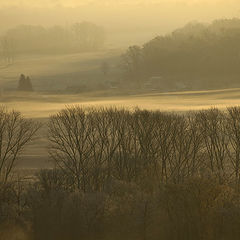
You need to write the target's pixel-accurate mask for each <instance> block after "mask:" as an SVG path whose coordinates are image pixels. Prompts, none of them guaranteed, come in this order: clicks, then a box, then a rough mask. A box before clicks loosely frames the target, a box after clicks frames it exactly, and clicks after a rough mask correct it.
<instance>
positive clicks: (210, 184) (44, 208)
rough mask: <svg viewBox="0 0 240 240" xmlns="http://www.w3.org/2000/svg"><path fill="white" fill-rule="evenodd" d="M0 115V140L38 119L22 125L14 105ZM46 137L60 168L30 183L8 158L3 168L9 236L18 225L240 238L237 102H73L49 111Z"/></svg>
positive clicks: (69, 232) (50, 230) (72, 233)
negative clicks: (162, 105)
mask: <svg viewBox="0 0 240 240" xmlns="http://www.w3.org/2000/svg"><path fill="white" fill-rule="evenodd" d="M2 114H3V116H5V118H7V120H6V121H5V120H4V119H5V118H3V120H2V122H5V124H6V127H5V128H4V127H1V126H2V125H3V124H2V123H1V124H2V125H0V127H1V129H2V135H1V139H4V141H1V142H2V145H1V146H2V149H8V145H10V146H18V144H17V143H18V142H22V138H21V137H20V138H19V136H21V135H20V134H18V133H25V135H26V138H23V139H26V140H30V139H32V135H33V134H34V133H35V131H36V130H37V129H38V128H39V124H36V123H34V122H32V121H30V122H29V120H24V119H23V120H21V121H23V123H24V125H23V126H24V128H23V129H22V128H21V127H20V128H15V127H14V126H13V123H12V122H13V120H11V119H14V116H15V114H16V113H15V112H4V111H3V112H2ZM17 116H19V115H17ZM9 119H10V120H11V121H9ZM18 119H19V118H18ZM20 119H22V118H20ZM18 121H19V120H18ZM18 121H17V122H18ZM25 125H26V126H25ZM3 126H5V125H3ZM9 126H12V127H11V128H9ZM17 126H18V125H17ZM11 129H15V130H14V135H12V134H11V132H12V130H11ZM25 135H24V136H25ZM48 136H49V154H50V157H51V159H52V161H53V163H54V166H55V167H54V168H52V169H46V170H41V171H37V172H36V174H35V177H36V178H35V180H34V181H32V182H31V181H26V180H24V178H20V177H17V176H16V175H15V176H14V174H8V176H9V177H7V178H6V177H5V176H6V175H5V171H3V170H2V169H8V166H9V164H7V165H6V168H2V169H0V173H1V174H0V176H3V178H2V179H3V180H2V181H1V186H0V193H1V194H0V233H1V236H6V237H5V239H10V236H11V233H12V234H13V233H14V231H16V232H18V233H19V232H20V233H21V234H22V236H24V238H23V239H34V240H35V239H39V240H43V239H44V240H48V239H49V240H52V239H61V240H67V239H72V240H75V239H76V240H78V239H83V238H84V239H103V240H105V239H113V238H114V239H123V238H124V239H129V240H130V239H143V240H155V239H156V240H157V239H169V240H172V239H173V240H192V239H197V240H201V239H206V240H218V239H229V240H237V239H239V237H240V229H239V224H240V108H239V107H230V108H227V109H225V110H224V111H220V110H219V109H217V108H212V109H210V110H202V111H197V112H187V113H184V114H177V113H167V112H166V113H165V112H160V111H147V110H140V109H135V110H128V109H116V108H83V107H78V106H76V107H68V108H66V109H64V110H62V111H60V112H59V113H57V114H55V115H53V116H51V117H50V120H49V123H48ZM3 137H5V138H3ZM11 139H15V140H14V141H13V140H11ZM10 140H11V144H8V142H10ZM26 142H27V141H24V143H26ZM21 146H23V145H22V144H21ZM11 148H12V147H9V149H11ZM0 149H1V148H0ZM1 152H2V153H4V151H2V150H1ZM19 152H20V151H19ZM19 152H18V153H19ZM9 154H10V157H7V159H10V160H9V163H10V165H11V161H12V160H11V159H13V157H12V156H14V154H13V152H12V151H9ZM1 156H5V154H2V155H1ZM17 156H19V155H18V154H17ZM2 159H3V158H1V161H0V163H1V162H2V161H3V160H2ZM4 162H6V163H7V161H6V160H4ZM2 173H3V174H2ZM11 173H13V172H12V171H11ZM10 176H11V177H10ZM4 179H5V180H4ZM3 239H4V238H3ZM5 239H4V240H5Z"/></svg>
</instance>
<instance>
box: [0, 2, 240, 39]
mask: <svg viewBox="0 0 240 240" xmlns="http://www.w3.org/2000/svg"><path fill="white" fill-rule="evenodd" d="M232 17H240V0H0V32H1V31H4V30H6V29H7V28H9V27H13V26H15V25H18V24H34V25H49V26H51V25H56V24H61V25H64V24H71V23H73V22H78V21H90V22H94V23H97V24H99V25H102V26H104V27H105V29H106V30H107V31H108V32H109V33H121V32H125V33H129V34H132V33H134V34H137V35H135V38H133V37H131V36H129V38H132V39H130V40H131V41H132V42H135V39H136V38H139V39H140V38H141V37H142V40H141V41H145V40H147V39H149V38H151V37H153V36H155V35H159V34H165V33H168V32H170V31H172V30H174V29H175V28H178V27H182V26H183V25H184V24H186V23H188V22H190V21H200V22H210V21H212V20H214V19H217V18H232ZM144 34H145V35H144ZM132 36H133V35H132ZM112 37H115V38H116V39H117V38H119V36H118V35H115V36H114V35H112ZM141 41H140V42H141ZM136 43H137V42H136Z"/></svg>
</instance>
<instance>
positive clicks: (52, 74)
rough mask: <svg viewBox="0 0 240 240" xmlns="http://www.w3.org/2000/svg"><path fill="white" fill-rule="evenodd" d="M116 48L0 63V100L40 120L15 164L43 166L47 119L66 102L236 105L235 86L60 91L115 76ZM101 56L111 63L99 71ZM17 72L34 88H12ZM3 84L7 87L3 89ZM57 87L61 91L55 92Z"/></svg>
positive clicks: (239, 96)
mask: <svg viewBox="0 0 240 240" xmlns="http://www.w3.org/2000/svg"><path fill="white" fill-rule="evenodd" d="M121 53H122V51H121V50H105V51H100V52H97V53H81V54H66V55H52V56H46V55H41V56H35V55H32V56H31V55H28V56H21V57H19V58H17V59H16V62H15V63H14V64H13V65H9V66H4V65H1V66H0V83H1V86H2V87H3V88H4V89H6V91H4V92H3V93H2V94H1V96H0V103H1V104H3V105H5V106H7V107H9V108H10V109H13V108H14V109H16V110H19V111H21V112H22V113H23V115H24V116H25V117H29V118H34V119H38V120H40V121H42V122H43V123H44V126H43V128H42V130H41V131H40V132H39V134H38V135H39V136H38V139H37V140H36V141H35V142H33V143H32V144H31V145H30V146H28V147H27V149H26V151H25V152H24V153H23V157H22V161H21V164H20V165H19V167H21V168H44V167H47V166H51V164H49V162H48V153H47V149H46V148H47V145H48V143H47V127H46V123H47V119H48V117H49V115H51V114H54V113H56V112H57V111H59V110H60V109H62V108H64V107H65V106H66V105H72V104H79V105H83V106H117V107H128V108H134V107H139V108H142V109H153V110H162V111H178V112H180V111H188V110H199V109H203V108H209V107H213V106H216V107H219V108H224V107H226V106H230V105H231V106H233V105H240V88H234V89H223V90H211V91H210V90H209V91H192V92H190V91H188V92H168V93H163V92H153V91H152V92H146V91H145V92H144V91H143V90H142V91H135V93H134V92H133V90H130V89H127V88H125V90H120V89H109V90H104V91H103V90H102V91H100V90H99V91H92V90H91V91H90V92H84V93H79V94H70V93H69V94H63V92H65V89H66V88H67V87H69V86H73V87H74V86H81V84H88V85H92V86H97V85H98V84H101V83H103V82H104V81H109V80H110V81H111V80H113V81H114V80H116V79H115V78H116V76H118V74H116V73H117V72H116V71H117V69H118V65H117V64H118V63H119V56H120V55H121ZM103 61H108V62H109V63H111V71H110V74H109V75H108V76H107V77H106V76H104V75H103V74H102V73H101V70H100V65H101V63H102V62H103ZM21 73H24V74H26V75H29V76H30V77H31V79H32V83H33V87H34V89H35V90H36V92H33V93H20V92H15V91H14V89H16V87H17V83H18V77H19V75H20V74H21ZM7 89H10V91H8V90H7ZM59 93H61V94H59Z"/></svg>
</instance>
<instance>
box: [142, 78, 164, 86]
mask: <svg viewBox="0 0 240 240" xmlns="http://www.w3.org/2000/svg"><path fill="white" fill-rule="evenodd" d="M143 88H145V89H166V79H165V78H163V77H162V76H153V77H150V78H149V79H148V80H147V81H146V82H145V83H144V84H143Z"/></svg>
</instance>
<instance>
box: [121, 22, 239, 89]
mask: <svg viewBox="0 0 240 240" xmlns="http://www.w3.org/2000/svg"><path fill="white" fill-rule="evenodd" d="M239 41H240V19H237V18H236V19H222V20H216V21H214V22H213V23H212V24H201V23H189V24H187V25H186V26H185V27H183V28H181V29H177V30H176V31H173V32H172V33H171V34H168V35H165V36H158V37H156V38H154V39H152V40H151V41H149V42H147V43H146V44H144V45H143V46H131V47H129V49H128V50H127V51H126V53H125V54H124V55H123V57H122V67H123V70H124V73H125V77H126V78H127V79H132V81H134V80H135V81H136V83H138V82H137V81H141V79H142V81H143V80H144V79H147V78H149V77H151V76H165V77H169V78H171V77H173V78H174V77H175V76H177V78H175V80H176V79H179V80H180V79H188V80H189V82H191V81H192V80H194V79H195V78H201V77H202V78H204V77H208V80H207V82H208V84H209V78H211V77H212V78H213V77H222V76H225V77H229V76H236V77H237V76H239V74H240V68H239V66H240V45H239ZM214 80H215V79H214ZM207 82H205V86H206V83H207ZM215 82H216V86H217V85H218V86H219V85H220V84H221V83H220V82H219V81H215ZM195 85H197V83H195Z"/></svg>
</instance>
